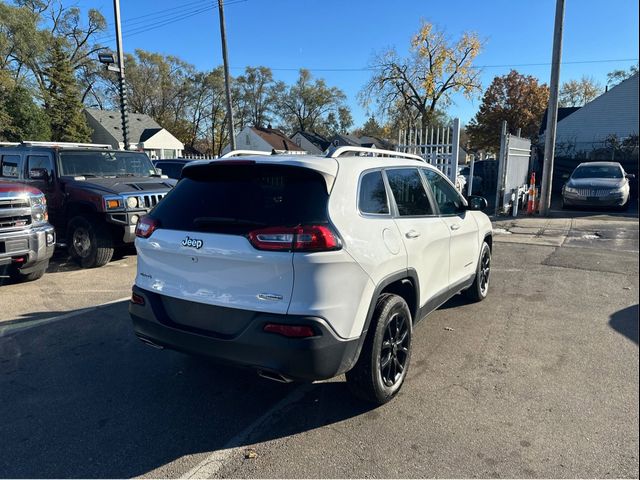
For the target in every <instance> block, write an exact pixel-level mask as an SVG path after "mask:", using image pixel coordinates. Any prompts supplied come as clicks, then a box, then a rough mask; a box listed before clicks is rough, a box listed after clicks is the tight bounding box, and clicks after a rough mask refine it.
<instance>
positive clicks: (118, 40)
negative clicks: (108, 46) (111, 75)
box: [113, 0, 129, 150]
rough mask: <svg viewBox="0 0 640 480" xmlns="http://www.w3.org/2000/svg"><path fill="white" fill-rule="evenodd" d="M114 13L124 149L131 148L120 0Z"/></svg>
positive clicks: (115, 3) (114, 6)
mask: <svg viewBox="0 0 640 480" xmlns="http://www.w3.org/2000/svg"><path fill="white" fill-rule="evenodd" d="M113 14H114V20H115V24H116V47H117V49H118V90H119V93H120V116H121V117H122V140H123V141H124V149H125V150H128V149H129V114H128V113H127V89H126V85H125V83H124V51H123V50H122V30H121V28H120V0H113Z"/></svg>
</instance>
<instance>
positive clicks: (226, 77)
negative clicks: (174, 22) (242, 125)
mask: <svg viewBox="0 0 640 480" xmlns="http://www.w3.org/2000/svg"><path fill="white" fill-rule="evenodd" d="M218 14H219V16H220V37H221V38H222V62H223V65H224V87H225V91H226V94H227V118H228V119H229V140H230V145H231V150H235V149H236V134H235V133H234V131H233V105H232V104H231V82H230V81H229V60H228V58H227V34H226V29H225V26H224V0H218Z"/></svg>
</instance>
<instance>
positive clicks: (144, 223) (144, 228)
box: [136, 215, 160, 238]
mask: <svg viewBox="0 0 640 480" xmlns="http://www.w3.org/2000/svg"><path fill="white" fill-rule="evenodd" d="M159 226H160V222H158V220H156V219H155V218H151V217H150V216H148V215H145V216H144V217H142V218H140V220H138V223H137V224H136V237H140V238H149V237H150V236H151V234H152V233H153V232H155V231H156V229H157V228H158V227H159Z"/></svg>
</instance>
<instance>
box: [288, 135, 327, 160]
mask: <svg viewBox="0 0 640 480" xmlns="http://www.w3.org/2000/svg"><path fill="white" fill-rule="evenodd" d="M291 140H293V141H294V142H295V143H296V145H298V146H299V147H300V148H302V149H303V150H304V151H305V152H307V153H310V154H312V155H322V154H323V153H324V152H325V151H326V150H327V149H328V148H329V146H330V145H331V142H330V141H329V140H328V139H326V138H324V137H323V136H322V135H319V134H317V133H315V132H303V131H302V130H298V131H297V132H296V133H295V134H294V135H293V136H292V137H291Z"/></svg>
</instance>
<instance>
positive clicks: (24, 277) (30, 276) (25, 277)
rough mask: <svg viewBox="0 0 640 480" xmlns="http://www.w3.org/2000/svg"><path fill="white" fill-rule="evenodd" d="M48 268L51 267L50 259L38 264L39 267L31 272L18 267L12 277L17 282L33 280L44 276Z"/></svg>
mask: <svg viewBox="0 0 640 480" xmlns="http://www.w3.org/2000/svg"><path fill="white" fill-rule="evenodd" d="M47 268H49V260H46V261H44V262H42V263H41V264H39V265H38V268H37V269H35V270H33V271H31V272H29V273H22V272H21V271H20V270H18V269H16V270H15V271H14V272H12V275H11V277H12V278H13V279H14V280H15V281H16V282H20V283H22V282H33V281H34V280H38V279H39V278H42V276H43V275H44V273H45V272H46V271H47Z"/></svg>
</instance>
